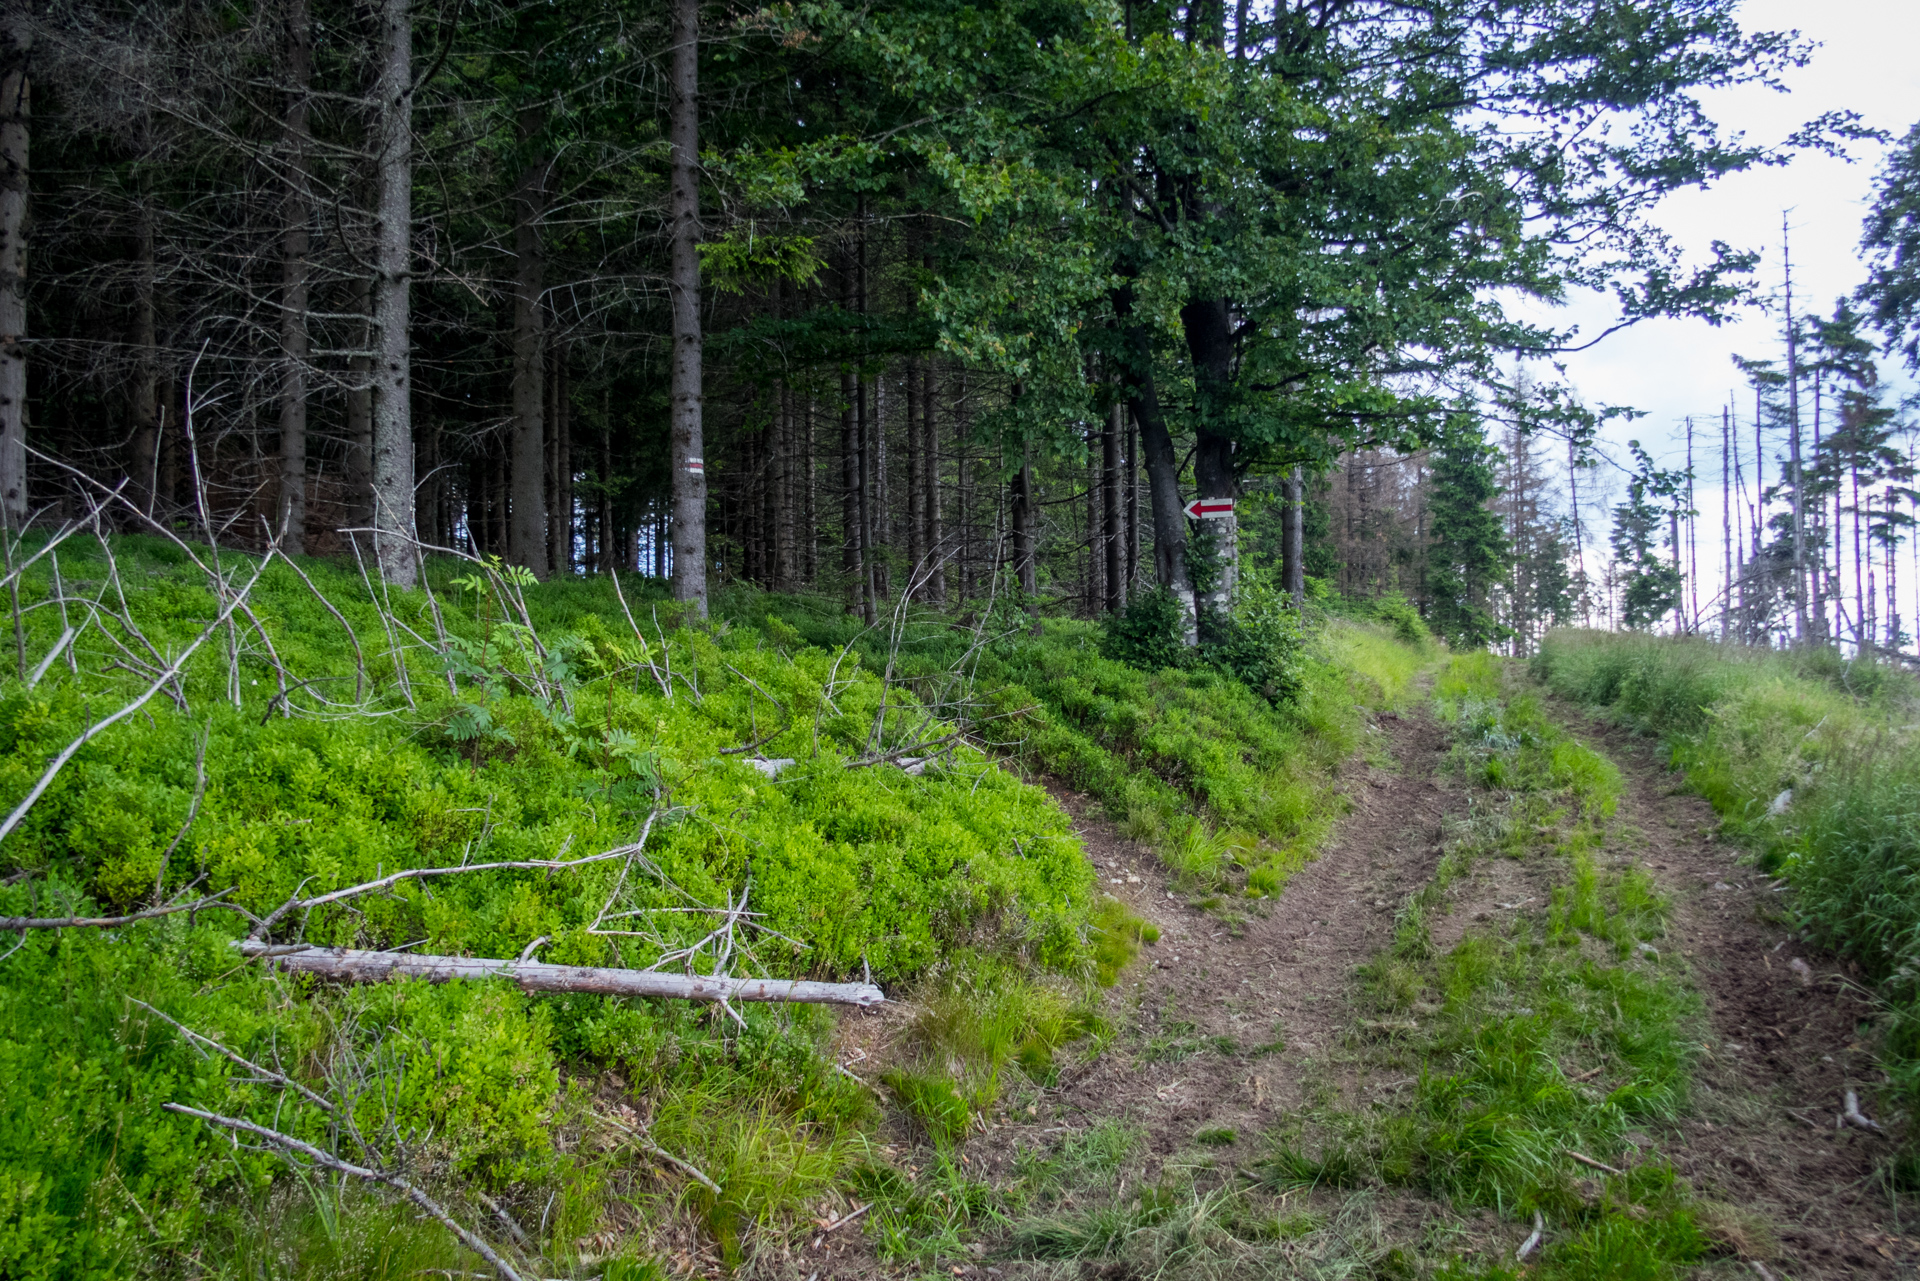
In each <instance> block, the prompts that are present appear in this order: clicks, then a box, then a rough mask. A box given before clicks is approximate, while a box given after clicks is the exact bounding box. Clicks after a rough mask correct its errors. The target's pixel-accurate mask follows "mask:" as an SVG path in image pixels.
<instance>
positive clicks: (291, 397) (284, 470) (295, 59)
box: [147, 0, 313, 556]
mask: <svg viewBox="0 0 1920 1281" xmlns="http://www.w3.org/2000/svg"><path fill="white" fill-rule="evenodd" d="M312 81H313V24H312V17H311V15H310V13H309V12H308V8H307V0H288V4H287V131H286V141H287V152H288V155H287V199H286V206H285V209H284V211H283V213H282V216H281V221H280V226H281V233H280V358H281V359H282V360H283V361H285V362H286V368H285V369H284V370H283V371H282V373H281V379H280V523H281V526H282V528H283V533H282V535H281V545H282V546H283V547H284V548H285V549H286V550H287V551H288V552H290V553H291V554H293V555H295V556H298V555H301V554H302V553H304V552H305V551H306V550H307V357H308V352H309V350H310V348H309V343H308V335H307V295H308V282H309V273H310V271H311V268H310V265H309V263H308V261H307V253H308V250H309V248H310V245H309V243H308V234H307V220H308V218H309V216H310V215H311V210H312V197H311V194H310V192H309V178H308V170H307V166H308V164H309V159H308V154H307V129H308V102H307V92H308V90H309V88H310V87H311V85H312ZM147 306H148V308H149V309H150V308H151V307H152V301H151V299H150V298H149V300H148V302H147Z"/></svg>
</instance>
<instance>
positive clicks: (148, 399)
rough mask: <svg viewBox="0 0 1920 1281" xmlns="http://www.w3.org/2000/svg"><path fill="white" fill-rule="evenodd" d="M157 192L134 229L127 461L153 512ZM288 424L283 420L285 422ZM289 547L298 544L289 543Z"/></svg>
mask: <svg viewBox="0 0 1920 1281" xmlns="http://www.w3.org/2000/svg"><path fill="white" fill-rule="evenodd" d="M152 200H153V193H152V191H151V189H148V190H144V191H142V192H141V202H140V223H139V227H138V229H137V230H136V232H135V233H134V234H135V235H136V236H137V237H138V240H139V243H138V244H136V245H135V246H134V259H135V261H134V272H135V277H134V286H133V287H134V319H133V328H134V333H133V343H134V346H135V347H136V348H137V350H136V351H135V353H134V361H135V369H134V375H133V396H132V404H131V408H132V410H133V414H132V418H133V450H132V457H131V460H130V463H129V466H128V476H129V478H130V479H131V480H132V482H133V483H132V484H131V485H130V486H129V488H130V489H131V490H132V491H133V495H134V501H135V502H136V503H138V504H140V510H141V511H143V512H145V513H146V514H147V515H149V516H151V515H153V514H154V503H155V500H156V499H157V498H158V496H159V493H158V491H159V488H160V475H159V471H160V367H159V345H160V337H159V317H158V315H157V314H156V310H155V301H154V264H153V206H152ZM283 430H284V424H283ZM288 550H290V551H296V554H297V549H294V548H291V547H290V548H289V549H288Z"/></svg>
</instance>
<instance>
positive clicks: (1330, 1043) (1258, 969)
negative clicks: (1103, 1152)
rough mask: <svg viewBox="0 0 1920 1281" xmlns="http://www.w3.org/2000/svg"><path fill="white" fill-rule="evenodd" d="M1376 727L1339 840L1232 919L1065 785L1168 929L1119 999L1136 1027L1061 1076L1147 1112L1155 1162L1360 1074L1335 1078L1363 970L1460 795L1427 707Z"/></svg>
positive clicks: (1076, 1100)
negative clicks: (1449, 783)
mask: <svg viewBox="0 0 1920 1281" xmlns="http://www.w3.org/2000/svg"><path fill="white" fill-rule="evenodd" d="M1379 730H1380V731H1381V733H1382V737H1383V741H1382V742H1381V743H1380V744H1379V747H1380V748H1382V749H1384V752H1383V756H1384V758H1385V759H1387V760H1388V761H1390V762H1391V764H1392V766H1393V767H1392V768H1380V767H1377V766H1371V765H1368V764H1365V763H1364V762H1360V761H1354V762H1352V763H1351V764H1350V765H1349V766H1348V768H1347V770H1346V774H1345V778H1344V780H1343V781H1344V784H1345V788H1346V791H1347V792H1348V794H1349V796H1350V798H1351V800H1352V805H1353V809H1352V812H1351V813H1350V814H1349V815H1348V816H1347V817H1346V818H1345V819H1344V820H1343V821H1342V823H1341V824H1340V827H1339V829H1338V831H1337V832H1336V834H1335V836H1334V838H1333V840H1332V841H1330V842H1329V843H1328V844H1327V846H1326V847H1325V848H1323V849H1322V850H1321V852H1320V856H1319V857H1318V858H1316V859H1315V860H1314V861H1313V862H1311V863H1309V864H1308V865H1307V866H1306V867H1304V868H1302V869H1301V870H1300V871H1298V872H1297V873H1295V874H1294V876H1293V877H1292V879H1291V880H1289V881H1288V882H1287V884H1286V887H1285V888H1284V889H1283V890H1282V892H1281V894H1280V896H1279V897H1278V898H1276V899H1273V900H1270V901H1266V902H1258V903H1252V904H1248V905H1247V907H1248V909H1249V915H1248V916H1247V917H1246V919H1245V920H1242V921H1237V922H1234V923H1232V924H1229V923H1228V922H1226V921H1223V920H1222V919H1221V917H1220V916H1218V915H1216V914H1215V913H1214V912H1210V911H1207V910H1204V909H1202V908H1199V907H1191V906H1188V905H1187V904H1186V902H1185V900H1184V899H1182V898H1181V897H1180V896H1179V894H1178V892H1177V891H1176V889H1175V886H1174V880H1173V877H1172V875H1171V874H1170V873H1169V872H1168V871H1167V870H1166V869H1165V868H1164V867H1162V866H1161V865H1160V862H1159V860H1158V859H1157V858H1156V857H1155V856H1154V853H1153V851H1152V850H1151V849H1149V848H1147V847H1146V846H1144V845H1140V844H1138V843H1136V842H1134V841H1130V840H1128V839H1127V838H1126V837H1125V836H1124V835H1123V834H1122V833H1121V832H1120V831H1119V830H1117V829H1116V827H1115V826H1114V825H1113V824H1112V823H1111V822H1108V821H1107V820H1105V819H1104V818H1102V817H1098V816H1097V814H1098V807H1097V804H1096V803H1094V802H1092V801H1090V800H1089V799H1088V798H1086V797H1083V796H1079V795H1076V794H1074V793H1070V792H1065V791H1060V790H1056V791H1055V793H1054V794H1055V796H1056V797H1057V798H1058V799H1059V800H1060V802H1061V803H1062V804H1063V805H1065V806H1066V808H1067V809H1068V811H1069V812H1070V813H1071V814H1072V815H1073V817H1074V820H1075V825H1076V827H1077V828H1078V829H1079V831H1080V836H1081V839H1082V841H1083V842H1084V843H1085V845H1086V850H1087V855H1088V857H1089V858H1091V859H1092V860H1093V863H1094V866H1095V867H1096V869H1097V870H1098V871H1099V874H1100V879H1101V881H1102V888H1104V889H1105V890H1107V891H1108V892H1109V893H1111V894H1113V895H1115V896H1116V897H1118V898H1120V899H1121V900H1123V901H1124V902H1126V903H1127V905H1128V906H1130V907H1131V908H1133V910H1134V911H1136V912H1138V913H1139V914H1140V915H1141V916H1143V917H1145V918H1146V919H1147V920H1149V921H1151V922H1152V923H1153V924H1154V925H1156V926H1158V927H1159V929H1160V931H1161V937H1160V941H1159V943H1158V944H1157V945H1155V946H1154V947H1151V948H1147V949H1144V950H1143V953H1142V957H1141V960H1140V962H1139V963H1138V964H1136V965H1135V966H1134V968H1133V969H1132V970H1130V971H1129V972H1128V973H1127V974H1126V975H1125V976H1124V977H1123V978H1122V980H1121V982H1120V983H1119V985H1117V987H1116V988H1115V990H1114V993H1113V994H1112V997H1111V998H1110V1004H1111V1006H1112V1007H1113V1008H1112V1015H1113V1017H1114V1019H1115V1022H1116V1023H1117V1024H1121V1025H1122V1026H1127V1025H1131V1030H1132V1035H1129V1036H1124V1037H1122V1038H1121V1039H1120V1043H1119V1044H1118V1045H1116V1046H1115V1047H1114V1049H1112V1050H1110V1051H1109V1052H1108V1053H1106V1054H1104V1055H1102V1056H1101V1057H1100V1058H1099V1059H1098V1060H1096V1061H1095V1062H1093V1063H1092V1064H1090V1065H1088V1066H1087V1067H1086V1068H1085V1069H1084V1070H1082V1071H1081V1072H1080V1073H1079V1074H1078V1075H1076V1076H1074V1077H1073V1078H1071V1079H1070V1080H1069V1081H1068V1082H1066V1083H1065V1084H1064V1086H1063V1088H1062V1090H1061V1091H1060V1092H1059V1094H1058V1095H1057V1098H1056V1106H1057V1107H1058V1108H1062V1109H1065V1110H1067V1111H1068V1112H1070V1113H1078V1114H1082V1115H1098V1116H1111V1115H1115V1114H1116V1113H1117V1114H1122V1115H1126V1116H1127V1117H1129V1118H1130V1119H1131V1120H1132V1121H1134V1122H1135V1123H1136V1124H1139V1125H1141V1126H1143V1127H1144V1128H1145V1130H1146V1133H1147V1136H1148V1148H1149V1151H1150V1153H1151V1154H1152V1161H1151V1164H1150V1165H1149V1167H1148V1169H1147V1170H1146V1172H1145V1174H1146V1177H1148V1178H1152V1177H1154V1176H1155V1175H1156V1174H1157V1168H1156V1167H1157V1165H1158V1163H1159V1161H1160V1160H1161V1159H1164V1158H1165V1157H1166V1156H1168V1155H1171V1154H1172V1153H1174V1152H1175V1151H1176V1150H1179V1149H1181V1148H1190V1147H1191V1145H1192V1143H1193V1137H1194V1134H1195V1133H1196V1132H1197V1131H1199V1130H1201V1129H1211V1128H1216V1127H1225V1128H1228V1129H1233V1130H1235V1131H1236V1132H1238V1133H1240V1134H1243V1135H1249V1136H1251V1135H1252V1134H1254V1133H1257V1132H1258V1131H1260V1130H1262V1129H1264V1128H1266V1127H1268V1126H1269V1125H1271V1124H1272V1122H1273V1120H1274V1118H1275V1117H1276V1116H1277V1115H1279V1114H1280V1113H1282V1112H1284V1111H1287V1110H1290V1109H1294V1108H1297V1107H1299V1106H1301V1105H1302V1104H1304V1103H1306V1102H1307V1101H1308V1099H1307V1098H1306V1094H1307V1092H1308V1091H1309V1090H1312V1089H1315V1088H1316V1087H1319V1088H1332V1089H1335V1090H1336V1091H1338V1092H1339V1093H1341V1094H1343V1095H1347V1094H1348V1092H1349V1090H1350V1089H1351V1088H1352V1087H1353V1085H1354V1084H1355V1083H1354V1082H1352V1081H1347V1080H1339V1079H1337V1078H1338V1077H1339V1074H1340V1073H1341V1071H1342V1068H1341V1066H1340V1064H1339V1063H1338V1062H1337V1056H1335V1055H1334V1054H1333V1051H1334V1050H1336V1048H1337V1046H1338V1043H1339V1041H1340V1039H1341V1038H1342V1036H1343V1035H1344V1034H1345V1033H1346V1031H1347V1030H1348V1028H1349V1027H1350V1026H1351V1024H1352V1021H1353V1006H1352V1003H1351V999H1350V998H1351V995H1352V992H1351V989H1352V986H1353V981H1354V977H1353V976H1354V970H1355V969H1356V968H1357V967H1358V966H1360V965H1361V964H1363V963H1365V962H1366V961H1367V960H1368V959H1369V958H1370V957H1372V956H1373V955H1374V954H1375V953H1376V952H1378V951H1379V950H1380V949H1381V948H1382V947H1383V946H1385V945H1386V943H1387V942H1388V940H1389V939H1390V938H1391V936H1392V931H1393V911H1394V909H1395V908H1396V907H1397V906H1398V905H1399V903H1400V902H1401V900H1402V899H1403V898H1404V897H1405V896H1406V894H1407V893H1409V892H1411V891H1412V890H1414V889H1417V888H1418V887H1419V886H1420V885H1422V884H1424V883H1425V881H1426V880H1427V878H1428V877H1429V876H1430V875H1431V873H1432V870H1433V865H1434V863H1435V861H1436V860H1437V859H1438V858H1439V855H1440V836H1441V822H1442V819H1443V817H1444V816H1445V814H1446V813H1447V811H1448V809H1449V808H1450V807H1451V806H1453V805H1455V804H1456V803H1457V802H1458V797H1457V796H1456V795H1455V794H1454V793H1451V792H1450V791H1448V790H1446V788H1445V786H1444V784H1443V783H1442V782H1441V781H1440V780H1439V778H1438V766H1439V762H1440V755H1441V753H1442V752H1443V751H1444V750H1445V748H1446V745H1447V739H1446V734H1445V732H1444V731H1442V730H1441V729H1440V728H1439V727H1438V726H1436V725H1434V724H1433V723H1432V721H1431V720H1430V719H1429V718H1427V717H1425V716H1424V715H1421V716H1410V717H1400V716H1394V715H1388V716H1385V717H1382V718H1381V720H1380V723H1379ZM1221 1051H1227V1052H1225V1053H1222V1052H1221Z"/></svg>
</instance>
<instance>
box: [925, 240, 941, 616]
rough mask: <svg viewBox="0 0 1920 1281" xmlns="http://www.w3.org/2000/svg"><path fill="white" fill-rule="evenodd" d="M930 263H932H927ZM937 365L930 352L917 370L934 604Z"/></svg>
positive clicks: (937, 577)
mask: <svg viewBox="0 0 1920 1281" xmlns="http://www.w3.org/2000/svg"><path fill="white" fill-rule="evenodd" d="M929 265H931V264H929ZM939 386H940V374H939V366H938V365H937V364H936V363H935V361H934V358H933V357H932V356H928V357H927V358H926V363H925V364H924V365H923V366H922V367H921V373H920V389H921V391H920V426H921V430H922V431H923V432H924V433H925V437H924V439H923V441H922V444H921V449H920V475H921V483H922V484H923V485H924V486H925V487H926V494H925V496H924V497H923V498H921V500H920V509H921V511H922V512H924V513H925V514H926V522H927V533H926V544H927V551H928V553H929V554H931V555H932V557H933V576H932V578H931V579H930V580H929V581H928V583H927V598H928V599H929V600H931V601H932V602H933V603H934V604H936V605H944V604H946V603H947V554H946V548H945V546H944V544H945V542H946V531H945V530H944V529H943V528H942V526H943V524H944V522H943V521H942V520H941V519H940V429H939V419H938V418H937V417H936V416H935V413H934V406H935V405H936V404H938V403H939V400H940V396H939Z"/></svg>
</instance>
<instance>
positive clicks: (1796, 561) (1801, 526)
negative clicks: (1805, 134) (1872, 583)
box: [1780, 214, 1809, 643]
mask: <svg viewBox="0 0 1920 1281" xmlns="http://www.w3.org/2000/svg"><path fill="white" fill-rule="evenodd" d="M1786 235H1787V219H1786V215H1785V214H1782V215H1781V216H1780V237H1781V242H1780V257H1781V265H1782V267H1783V269H1784V270H1785V272H1786V284H1787V290H1786V296H1787V449H1788V461H1789V463H1790V464H1791V466H1792V468H1793V486H1792V491H1791V492H1792V494H1793V512H1792V514H1793V638H1794V640H1795V641H1796V642H1801V643H1804V642H1806V641H1807V640H1808V639H1809V634H1808V621H1807V503H1806V488H1807V486H1806V476H1805V475H1804V474H1803V473H1802V471H1801V469H1800V359H1799V353H1800V347H1799V337H1800V336H1799V332H1798V330H1797V329H1796V328H1795V327H1794V323H1793V260H1792V259H1791V258H1790V257H1788V253H1787V247H1786Z"/></svg>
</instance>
